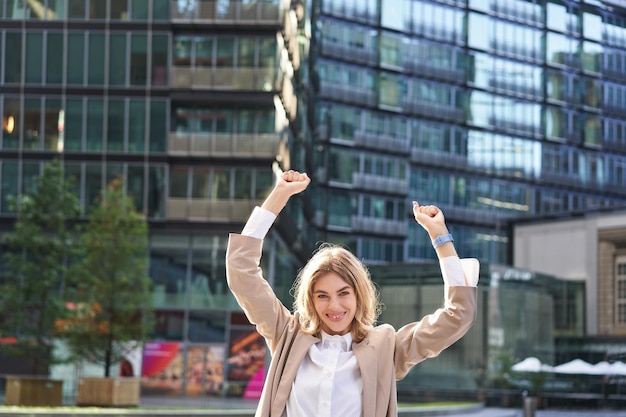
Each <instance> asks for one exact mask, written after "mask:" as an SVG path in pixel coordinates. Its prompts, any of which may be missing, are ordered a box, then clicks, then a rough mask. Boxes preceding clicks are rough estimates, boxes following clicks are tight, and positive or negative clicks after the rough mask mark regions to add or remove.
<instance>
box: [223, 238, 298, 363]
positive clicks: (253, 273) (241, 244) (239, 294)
mask: <svg viewBox="0 0 626 417" xmlns="http://www.w3.org/2000/svg"><path fill="white" fill-rule="evenodd" d="M262 247H263V240H262V239H258V238H254V237H250V236H244V235H240V234H234V233H231V234H230V235H229V238H228V247H227V249H226V281H227V282H228V287H229V288H230V290H231V292H232V293H233V295H234V296H235V299H236V300H237V302H238V303H239V305H240V306H241V308H242V309H243V312H244V313H245V315H246V317H247V318H248V320H250V323H252V324H254V325H255V326H256V328H257V331H258V332H259V333H260V334H261V336H263V337H264V338H265V340H266V342H267V344H268V346H269V348H270V351H271V352H272V354H273V353H274V352H275V350H276V343H277V341H278V339H279V337H280V335H281V333H282V331H283V329H284V328H285V326H286V325H287V324H288V322H289V319H290V318H291V317H292V315H291V313H290V312H289V310H287V308H286V307H285V306H284V305H283V304H282V302H281V301H280V300H279V299H278V298H277V297H276V294H275V293H274V290H272V287H271V286H270V284H269V283H268V282H267V281H266V280H265V279H264V278H263V271H262V270H261V266H260V261H261V252H262Z"/></svg>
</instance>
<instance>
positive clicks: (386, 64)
mask: <svg viewBox="0 0 626 417" xmlns="http://www.w3.org/2000/svg"><path fill="white" fill-rule="evenodd" d="M316 4H317V3H316ZM319 6H320V7H319V8H316V9H313V10H314V11H315V12H314V14H313V15H312V20H313V21H314V22H315V25H314V26H315V27H316V30H315V31H313V32H312V35H313V36H312V43H311V49H312V50H313V51H315V56H316V57H317V58H316V62H315V65H313V66H312V67H311V68H312V69H313V72H314V73H315V76H316V77H317V79H319V83H318V85H319V88H318V95H316V96H314V99H313V101H312V103H314V104H313V105H312V106H311V108H313V109H315V116H314V120H315V126H316V130H315V134H314V139H313V140H314V141H315V143H317V144H318V145H317V147H316V148H315V149H316V154H315V155H314V158H312V159H313V161H314V162H313V164H312V166H314V167H316V171H315V172H316V179H317V181H316V183H317V184H318V190H316V192H318V193H326V194H327V195H328V196H329V197H328V199H321V198H320V199H319V200H318V201H317V207H316V208H317V210H319V212H320V213H322V212H328V213H329V215H328V216H326V217H323V216H321V215H320V216H317V217H316V218H317V219H318V220H319V221H318V222H317V225H318V230H319V231H320V233H321V234H323V235H324V236H325V237H326V238H332V239H337V240H339V241H345V240H346V239H348V237H347V236H348V235H349V240H350V242H351V243H352V244H353V247H352V249H354V250H355V251H356V252H357V253H358V254H359V255H360V256H361V257H363V259H365V260H367V261H368V262H371V263H381V262H382V263H384V262H398V261H406V262H411V261H419V260H424V259H430V258H433V257H434V256H435V254H434V252H433V251H432V248H431V247H430V242H429V241H428V239H427V236H426V235H425V234H424V233H423V232H422V231H421V230H419V227H417V226H414V225H413V220H412V217H411V214H410V208H411V204H410V202H411V200H413V199H417V200H419V201H420V202H421V203H423V204H436V205H439V206H440V207H441V208H442V209H443V211H444V213H445V214H446V220H447V222H448V225H449V228H450V229H451V232H452V233H453V234H454V235H455V242H456V245H457V247H458V249H459V252H460V253H462V254H463V256H471V257H477V258H480V259H481V260H484V261H489V262H497V263H508V262H510V259H509V255H508V252H509V250H508V247H509V245H510V244H511V242H510V241H509V237H508V231H507V228H508V226H507V224H508V222H509V221H510V220H513V219H519V218H526V217H536V216H545V215H557V216H558V215H560V214H565V213H571V212H585V211H589V210H597V209H605V208H612V207H622V206H624V204H625V202H626V191H625V189H624V187H623V184H624V180H625V179H626V178H625V177H624V175H625V174H624V172H625V171H624V168H625V167H626V153H625V149H626V147H625V146H624V145H625V142H624V139H623V137H624V134H623V130H624V129H623V127H624V126H623V120H624V118H626V113H625V112H624V111H623V109H624V108H626V107H624V106H623V104H624V103H626V101H624V99H623V97H626V96H625V95H624V94H623V90H624V88H623V86H622V84H623V81H624V80H625V79H626V66H624V62H626V61H624V60H623V59H622V58H623V56H624V54H626V43H625V42H624V40H623V39H624V33H625V31H626V29H625V27H626V20H625V19H624V18H623V13H622V12H620V11H619V10H617V9H616V8H615V7H614V5H611V7H608V6H604V5H603V4H602V2H585V1H565V0H564V1H558V0H532V1H519V0H512V1H507V2H493V1H488V0H467V1H466V0H457V1H436V0H383V1H381V2H374V1H367V0H363V1H356V2H354V1H351V0H339V1H328V0H321V1H320V2H319ZM442 22H445V24H443V23H442ZM339 195H341V199H342V201H343V203H337V204H336V205H333V203H331V202H334V201H337V198H338V197H339ZM337 206H340V207H337ZM330 213H332V214H330ZM364 224H366V226H365V227H363V225H364ZM372 225H373V226H372ZM377 225H379V227H376V226H377ZM344 235H346V236H345V237H343V236H344Z"/></svg>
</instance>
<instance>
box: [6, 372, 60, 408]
mask: <svg viewBox="0 0 626 417" xmlns="http://www.w3.org/2000/svg"><path fill="white" fill-rule="evenodd" d="M4 404H5V405H25V406H45V407H60V406H61V405H62V404H63V381H61V380H55V379H49V378H46V377H36V376H32V377H29V376H7V383H6V389H5V398H4Z"/></svg>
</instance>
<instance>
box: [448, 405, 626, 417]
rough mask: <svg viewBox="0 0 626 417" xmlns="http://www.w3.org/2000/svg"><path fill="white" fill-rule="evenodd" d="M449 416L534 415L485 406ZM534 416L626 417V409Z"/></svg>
mask: <svg viewBox="0 0 626 417" xmlns="http://www.w3.org/2000/svg"><path fill="white" fill-rule="evenodd" d="M446 416H447V417H532V416H530V415H524V411H523V410H514V409H510V408H491V407H489V408H484V409H482V410H477V411H473V412H467V413H458V414H446ZM534 417H626V410H625V411H619V410H537V411H536V412H535V415H534Z"/></svg>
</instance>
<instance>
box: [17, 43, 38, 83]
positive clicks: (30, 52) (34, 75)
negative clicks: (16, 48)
mask: <svg viewBox="0 0 626 417" xmlns="http://www.w3.org/2000/svg"><path fill="white" fill-rule="evenodd" d="M19 56H21V54H20V55H16V56H14V57H11V59H15V57H19ZM42 67H43V33H36V32H27V33H26V62H25V72H26V73H25V80H24V81H25V82H26V83H31V84H41V79H42Z"/></svg>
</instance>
